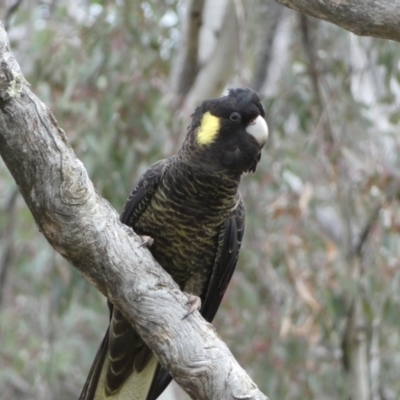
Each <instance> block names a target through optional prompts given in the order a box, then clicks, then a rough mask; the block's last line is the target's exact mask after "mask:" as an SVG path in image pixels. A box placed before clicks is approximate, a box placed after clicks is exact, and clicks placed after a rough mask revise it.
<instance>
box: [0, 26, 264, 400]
mask: <svg viewBox="0 0 400 400" xmlns="http://www.w3.org/2000/svg"><path fill="white" fill-rule="evenodd" d="M0 153H1V156H2V157H3V159H4V161H5V163H6V164H7V167H8V168H9V170H10V171H11V173H12V175H13V176H14V178H15V180H16V182H17V184H18V185H19V189H20V191H21V193H22V195H23V197H24V199H25V201H26V203H27V205H28V207H29V208H30V210H31V212H32V214H33V216H34V218H35V221H36V223H37V224H38V226H39V229H40V230H41V232H43V234H44V236H45V237H46V238H47V240H48V241H49V242H50V244H51V245H52V246H53V247H54V248H55V249H56V250H57V251H58V252H59V253H60V254H61V255H63V256H64V257H65V258H66V259H67V260H69V261H70V262H71V263H72V264H73V265H74V266H75V267H76V268H77V269H78V270H79V271H80V272H81V273H82V275H83V276H84V277H85V278H86V279H88V280H89V281H90V282H91V283H93V284H94V285H95V286H96V287H97V288H98V289H99V290H100V291H101V292H102V293H103V294H104V295H105V296H107V297H108V298H109V299H110V300H111V301H112V302H113V303H114V304H115V305H116V306H117V307H118V308H119V309H120V310H122V311H123V313H124V315H125V317H126V318H127V319H128V320H129V321H130V322H131V323H132V324H133V325H134V326H135V329H137V331H138V332H139V333H140V335H141V336H142V337H143V339H144V340H145V341H146V343H147V344H148V345H149V347H150V348H151V349H152V350H153V351H154V353H155V354H156V355H157V357H158V359H159V361H160V362H161V364H162V365H163V366H164V367H165V368H167V369H168V370H169V371H170V372H171V374H172V376H173V377H174V378H175V379H176V381H177V382H178V383H179V384H180V385H181V386H182V387H183V388H184V389H185V390H186V391H187V392H188V393H189V394H190V396H191V397H192V398H193V399H238V398H240V399H244V398H246V399H266V397H265V396H264V395H263V394H262V393H261V392H260V391H259V390H258V388H257V386H256V385H255V384H254V383H253V382H252V381H251V379H250V378H249V377H248V376H247V375H246V373H245V371H244V370H243V369H242V368H241V367H240V366H239V365H238V363H237V362H236V360H235V359H234V358H233V356H232V354H231V353H230V352H229V350H228V348H227V347H226V345H225V344H224V343H223V342H222V341H221V339H220V338H219V337H218V335H217V333H216V332H215V329H214V328H213V326H212V325H211V324H208V323H206V322H205V321H204V320H203V318H201V316H200V314H199V313H197V312H196V313H194V314H193V315H191V316H190V317H188V318H187V319H184V320H182V316H183V315H185V313H186V312H187V309H186V305H185V303H186V301H187V298H186V296H185V295H184V294H183V293H182V292H181V291H180V290H179V288H178V286H177V285H176V284H175V283H174V282H173V280H172V279H171V277H170V276H169V275H168V274H167V273H166V272H165V271H164V270H163V269H162V268H161V267H160V266H159V265H158V264H157V263H156V262H155V261H154V259H153V258H152V256H151V254H150V252H149V251H147V250H145V249H142V248H139V243H140V242H139V241H138V238H137V236H136V234H134V232H133V231H132V230H131V229H130V228H128V227H127V226H125V225H122V224H121V223H120V222H119V220H118V214H117V213H116V211H115V210H113V208H112V207H111V206H110V204H109V203H108V202H107V201H105V200H104V199H102V198H101V197H100V196H99V195H98V194H97V193H96V191H95V189H94V187H93V184H92V182H91V181H90V180H89V177H88V175H87V172H86V170H85V168H84V166H83V165H82V163H81V162H80V161H79V160H78V159H77V158H76V156H75V154H74V152H73V150H72V148H71V147H70V145H69V143H68V141H67V138H66V136H65V134H64V132H63V131H62V130H61V129H60V128H59V127H58V125H57V122H56V120H55V119H54V117H53V115H52V114H51V112H50V111H49V110H48V108H47V107H46V106H45V105H44V104H43V103H42V102H41V101H40V100H39V99H38V98H37V97H36V96H35V95H34V94H33V93H32V92H31V91H30V90H29V88H28V85H27V83H26V81H25V79H24V78H23V75H22V73H21V70H20V68H19V65H18V64H17V62H16V61H15V59H14V58H13V57H12V54H11V53H10V49H9V43H8V38H7V34H6V32H5V30H4V28H3V26H2V25H1V24H0Z"/></svg>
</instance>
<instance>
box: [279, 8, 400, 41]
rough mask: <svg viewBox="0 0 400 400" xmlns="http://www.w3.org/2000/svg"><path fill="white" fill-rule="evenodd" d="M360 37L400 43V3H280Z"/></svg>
mask: <svg viewBox="0 0 400 400" xmlns="http://www.w3.org/2000/svg"><path fill="white" fill-rule="evenodd" d="M277 1H278V3H281V4H283V5H284V6H286V7H289V8H292V9H293V10H296V11H299V12H301V13H303V14H307V15H309V16H311V17H315V18H319V19H323V20H325V21H328V22H331V23H333V24H335V25H338V26H340V27H342V28H344V29H347V30H349V31H350V32H353V33H355V34H356V35H360V36H374V37H378V38H383V39H392V40H396V41H398V42H400V29H399V26H400V0H379V1H377V0H277Z"/></svg>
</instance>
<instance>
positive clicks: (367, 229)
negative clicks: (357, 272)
mask: <svg viewBox="0 0 400 400" xmlns="http://www.w3.org/2000/svg"><path fill="white" fill-rule="evenodd" d="M381 208H382V205H381V204H379V205H377V206H376V207H375V209H374V210H373V212H372V214H371V215H370V217H369V219H368V221H367V223H366V224H365V226H364V229H363V230H362V231H361V233H360V236H359V238H358V241H357V243H356V244H355V246H354V248H353V256H355V257H361V253H362V250H363V247H364V245H365V243H366V242H367V240H368V237H369V234H370V233H371V231H372V228H373V227H374V225H375V223H376V221H377V219H378V217H379V212H380V210H381Z"/></svg>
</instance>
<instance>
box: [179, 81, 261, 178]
mask: <svg viewBox="0 0 400 400" xmlns="http://www.w3.org/2000/svg"><path fill="white" fill-rule="evenodd" d="M192 117H193V120H192V124H191V125H190V127H189V132H188V136H187V139H186V142H187V144H188V145H189V147H190V148H191V150H192V151H193V153H194V158H195V159H196V162H198V163H200V164H202V165H204V166H209V167H212V168H215V169H217V170H219V171H227V172H232V173H234V174H235V175H240V174H242V173H243V172H249V171H252V172H254V171H255V170H256V167H257V163H258V162H259V160H260V157H261V149H262V147H263V146H264V144H265V142H266V140H267V138H268V126H267V123H266V121H265V112H264V108H263V106H262V104H261V101H260V97H259V95H258V94H257V93H256V92H255V91H253V90H251V89H242V88H238V89H230V90H229V94H228V95H227V96H223V97H220V98H217V99H211V100H206V101H204V102H203V103H202V104H201V105H200V107H198V108H197V109H196V111H195V112H194V114H193V116H192ZM184 147H185V146H184Z"/></svg>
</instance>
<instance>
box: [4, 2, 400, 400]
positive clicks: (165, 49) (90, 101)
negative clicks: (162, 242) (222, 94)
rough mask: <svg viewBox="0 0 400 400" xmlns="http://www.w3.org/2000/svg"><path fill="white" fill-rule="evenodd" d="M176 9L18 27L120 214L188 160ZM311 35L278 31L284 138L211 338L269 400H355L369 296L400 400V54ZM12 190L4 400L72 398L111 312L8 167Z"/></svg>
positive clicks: (20, 54) (28, 56) (28, 63)
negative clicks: (167, 164)
mask: <svg viewBox="0 0 400 400" xmlns="http://www.w3.org/2000/svg"><path fill="white" fill-rule="evenodd" d="M265 4H266V2H265V1H257V2H254V4H253V5H252V7H251V9H250V12H249V15H248V18H247V20H246V27H248V29H247V31H245V32H243V46H241V53H240V63H239V65H240V68H239V69H238V73H237V76H236V77H235V79H234V81H233V82H232V83H231V84H240V85H249V84H250V83H249V82H250V81H251V79H250V78H251V74H252V71H253V69H254V63H255V62H256V61H255V60H256V55H255V54H254V46H252V44H254V43H255V42H257V40H260V38H259V37H258V36H257V27H258V26H260V24H262V18H260V15H262V13H260V10H261V9H263V8H265ZM180 6H181V5H180V3H178V2H177V1H175V0H169V1H157V0H151V1H146V2H142V1H135V0H132V1H129V2H128V1H122V0H119V1H115V2H111V1H106V0H104V1H89V0H86V1H84V0H81V1H79V0H70V1H68V2H57V1H39V0H32V1H29V2H23V3H21V5H20V7H19V8H18V10H17V12H16V13H15V14H14V15H13V17H12V19H11V20H10V30H9V35H10V40H11V45H12V48H13V52H14V54H15V56H16V58H17V60H18V61H19V63H20V64H21V67H22V69H23V71H24V73H25V75H26V78H27V80H28V81H29V82H30V84H31V85H32V89H33V91H34V92H35V93H36V94H37V95H38V96H39V98H41V100H42V101H43V102H45V103H46V104H47V105H48V106H49V107H50V108H51V109H52V111H53V112H54V114H55V116H56V118H57V120H58V122H59V124H60V126H61V127H62V128H63V129H65V131H66V134H67V136H68V138H69V140H70V142H71V144H72V146H73V147H74V149H75V151H76V153H77V155H78V157H79V158H80V159H81V160H82V161H83V163H84V165H85V166H86V168H87V170H88V172H89V175H90V177H91V179H92V180H93V182H94V184H95V186H96V188H97V190H98V191H99V192H100V193H101V194H102V195H103V196H104V197H105V198H106V199H108V200H109V201H110V203H111V204H112V205H113V206H114V207H115V208H116V209H121V207H122V205H123V203H124V201H125V199H126V197H127V195H128V193H129V191H130V190H131V188H132V186H133V184H134V182H135V181H136V180H137V178H138V177H139V176H140V174H141V173H143V171H144V170H146V168H147V167H148V166H149V165H151V164H152V163H153V162H154V161H156V160H158V159H160V158H164V157H166V156H168V155H170V154H172V153H173V152H174V151H176V149H177V148H178V147H179V140H180V138H181V137H182V127H181V125H180V124H179V123H177V120H178V118H177V115H176V113H175V112H174V110H172V109H171V106H170V103H171V102H170V99H171V98H172V97H173V93H171V88H170V86H169V75H170V69H171V64H172V62H173V58H174V57H173V56H174V54H175V51H176V46H177V38H178V37H179V34H180V29H181V21H180V20H179V18H178V16H179V15H180V12H179V7H180ZM311 28H312V31H311V32H312V35H313V36H312V37H313V46H312V48H311V46H308V44H307V43H304V38H302V34H301V26H300V24H299V18H298V16H297V15H296V14H295V13H292V12H290V13H286V14H285V18H284V20H283V21H282V23H281V25H280V27H279V29H278V32H277V37H276V40H275V49H274V53H273V57H272V60H271V64H270V66H269V68H270V70H271V71H270V74H269V80H268V81H267V84H266V86H265V87H264V88H261V92H262V93H263V96H264V104H265V106H266V110H267V117H268V118H267V119H268V123H269V126H270V131H271V138H270V141H269V144H268V146H267V149H266V150H265V151H264V154H263V159H262V162H261V164H260V167H259V169H258V171H257V173H256V174H255V175H254V176H253V175H252V176H247V177H245V178H244V179H243V184H242V194H243V197H244V198H245V203H246V209H247V215H246V234H245V240H244V244H243V250H242V254H241V257H240V261H239V265H238V269H237V272H236V273H235V275H234V277H233V279H232V283H231V285H230V287H229V289H228V292H227V295H226V296H225V298H224V301H223V306H222V309H221V310H220V312H219V314H218V315H217V318H216V320H215V325H216V327H217V329H218V331H219V333H220V334H221V336H222V338H223V339H224V340H225V341H226V342H227V344H228V345H229V347H230V348H231V349H232V351H233V353H234V354H235V356H236V357H237V358H238V360H239V362H240V363H241V365H242V366H243V367H244V368H245V369H246V370H247V371H248V372H249V374H250V375H251V376H252V377H253V379H254V380H255V381H256V383H257V384H258V385H259V387H260V388H261V390H263V391H264V392H265V393H266V394H267V395H268V396H269V397H270V398H271V399H273V400H280V399H285V400H290V399H299V398H304V399H343V398H345V390H346V388H345V375H346V370H345V368H344V360H345V354H343V348H342V341H343V335H344V330H345V326H346V320H347V317H348V310H349V307H350V304H351V302H352V300H353V299H354V298H355V296H359V297H360V298H361V300H362V305H363V310H364V316H365V326H364V327H363V328H364V329H365V332H366V336H367V340H368V351H369V353H368V356H369V361H370V363H371V379H372V378H373V375H374V374H375V375H376V374H377V375H378V378H379V379H378V381H379V392H380V393H382V397H381V398H385V399H396V398H398V397H399V394H400V381H399V379H398V371H399V370H400V357H399V354H400V352H399V348H400V323H399V318H398V310H399V306H400V295H399V294H400V287H399V286H400V282H399V267H400V265H399V261H398V260H399V255H400V241H399V237H398V235H399V232H400V213H399V207H398V197H399V187H400V174H399V172H398V171H399V170H400V169H399V159H398V153H399V152H398V148H399V145H400V138H399V135H398V127H397V124H398V121H399V119H400V114H399V111H398V109H399V107H398V105H399V94H400V90H399V88H400V71H399V65H400V64H399V62H400V53H399V52H398V44H396V43H392V42H389V41H381V40H377V39H370V38H358V37H355V36H354V35H352V34H350V33H348V32H345V31H344V30H342V29H340V28H337V27H335V26H333V25H330V24H327V23H323V22H318V21H313V23H312V24H311ZM307 51H313V56H314V60H315V63H312V64H310V62H309V59H310V58H309V55H307ZM313 71H314V75H313ZM315 83H317V86H319V88H320V91H321V93H320V97H318V94H317V93H316V90H315ZM185 117H186V120H185V123H186V124H187V123H188V121H189V115H185ZM328 128H329V129H330V131H331V133H332V137H333V141H332V143H327V141H326V135H325V130H326V129H328ZM0 187H1V190H0V208H1V212H0V285H1V287H0V290H1V292H0V341H1V343H2V345H1V347H0V398H1V399H2V400H8V399H21V400H22V399H33V398H34V399H44V400H47V399H55V398H57V399H60V400H62V399H70V398H76V397H77V394H78V393H79V391H80V389H81V387H82V385H83V382H84V380H85V378H86V375H87V372H88V370H89V367H90V365H91V362H92V360H93V357H94V354H95V351H96V349H97V347H98V345H99V344H100V341H101V338H102V336H103V334H104V332H105V329H106V324H107V318H108V311H107V308H106V306H105V300H104V299H103V298H102V297H101V295H100V294H99V293H98V292H97V291H96V290H95V289H94V288H92V287H90V286H89V284H87V283H86V282H85V281H84V280H83V279H82V278H81V277H80V276H79V274H78V273H77V272H76V271H75V270H74V269H73V268H71V267H70V266H69V265H68V264H67V263H66V262H65V261H64V260H63V259H62V258H61V257H59V256H58V255H56V254H55V253H54V252H53V251H52V249H51V248H50V246H49V245H48V244H47V242H46V241H45V240H44V239H43V237H42V236H41V234H40V233H39V232H38V230H37V228H36V225H35V223H34V221H33V219H32V217H31V215H30V213H29V211H28V209H27V208H26V206H25V205H24V202H23V200H22V198H21V197H20V196H19V194H18V192H17V190H16V185H15V183H14V181H13V179H12V177H11V176H10V175H9V173H8V171H7V170H6V168H5V166H4V165H3V164H2V165H1V166H0ZM376 210H378V211H377V212H376ZM366 228H369V231H368V232H369V235H368V236H367V238H366V241H365V242H363V243H362V244H363V246H362V248H361V251H360V252H359V253H357V252H356V251H355V249H356V248H357V244H359V241H360V236H361V233H362V232H363V231H364V230H365V229H366ZM357 265H359V266H360V267H357ZM373 344H374V345H373ZM376 351H377V352H378V355H377V354H376ZM376 360H378V372H376V368H375V370H373V368H372V364H373V361H376ZM374 365H375V367H376V363H375V364H374Z"/></svg>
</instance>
